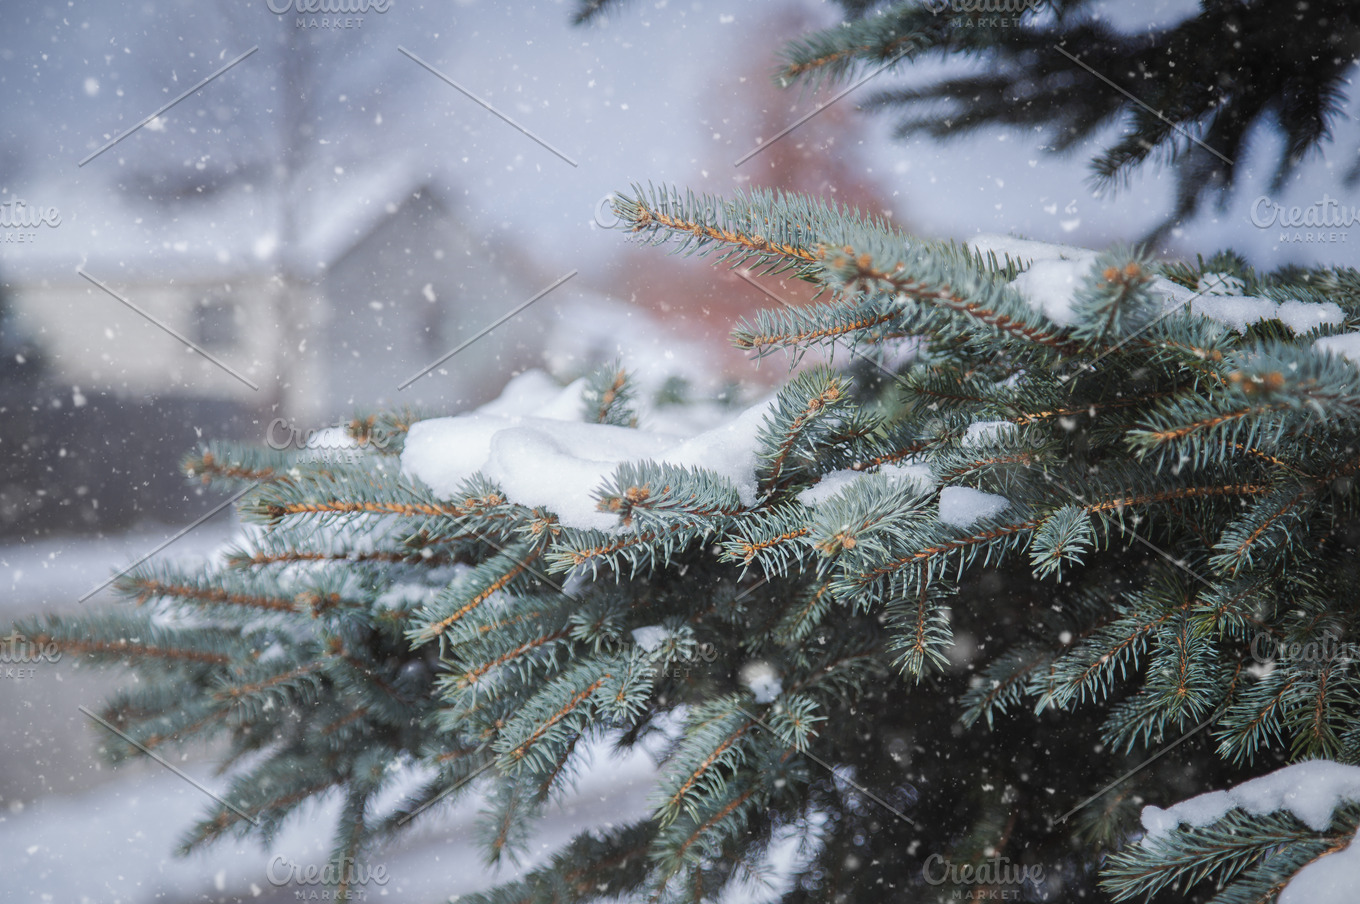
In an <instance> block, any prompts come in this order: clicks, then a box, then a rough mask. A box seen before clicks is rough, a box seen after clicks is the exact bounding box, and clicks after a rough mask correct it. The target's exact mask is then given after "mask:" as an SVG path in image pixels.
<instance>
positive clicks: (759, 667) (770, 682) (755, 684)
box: [740, 659, 784, 703]
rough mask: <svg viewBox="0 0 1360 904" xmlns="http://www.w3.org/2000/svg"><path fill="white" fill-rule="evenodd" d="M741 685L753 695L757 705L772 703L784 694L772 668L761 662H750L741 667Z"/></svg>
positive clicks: (777, 674) (777, 676)
mask: <svg viewBox="0 0 1360 904" xmlns="http://www.w3.org/2000/svg"><path fill="white" fill-rule="evenodd" d="M740 677H741V683H742V684H744V685H746V686H747V687H748V688H750V690H751V693H752V694H755V697H756V702H757V703H773V702H774V701H775V699H776V698H778V696H779V695H780V694H782V693H783V692H784V685H783V684H782V683H781V682H780V681H779V673H778V672H776V671H775V669H774V666H772V665H770V664H769V663H768V662H763V661H761V660H758V659H757V660H752V661H751V662H748V663H746V664H745V665H743V666H742V667H741V673H740Z"/></svg>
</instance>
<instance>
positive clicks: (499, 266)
mask: <svg viewBox="0 0 1360 904" xmlns="http://www.w3.org/2000/svg"><path fill="white" fill-rule="evenodd" d="M113 172H115V173H117V172H118V171H117V170H113ZM81 175H82V176H84V175H85V174H83V173H82V174H81ZM121 176H122V180H123V181H120V182H117V183H114V182H110V183H108V184H105V185H101V186H96V187H92V186H90V185H89V184H88V183H87V184H86V186H85V188H84V189H83V190H82V191H81V193H80V203H79V206H78V207H76V209H73V210H70V209H68V210H62V211H61V214H62V218H61V223H60V225H59V227H58V228H56V229H51V230H48V232H47V233H46V234H42V235H39V236H38V240H37V241H35V242H33V243H32V244H30V245H28V246H26V247H24V248H23V249H22V250H21V251H18V252H15V251H8V252H7V253H6V254H4V255H3V256H0V279H3V281H4V282H5V283H6V287H7V290H8V294H9V296H10V301H11V304H12V306H13V308H14V311H15V314H16V315H17V317H16V321H17V323H18V326H19V328H21V329H24V330H27V331H28V332H30V333H31V334H32V335H33V338H34V339H36V341H37V343H38V344H39V345H40V346H42V347H43V349H44V352H45V355H46V358H47V363H48V366H49V370H50V376H51V377H52V378H53V379H54V380H55V381H57V382H58V383H64V384H68V385H71V386H76V387H81V391H82V392H84V393H89V392H91V391H94V392H100V393H111V394H114V395H118V396H121V397H124V398H134V399H135V398H146V397H164V396H181V397H183V396H188V397H195V398H206V399H218V400H231V401H234V402H237V403H239V404H241V405H243V406H245V407H246V408H247V409H250V410H255V411H257V412H260V413H270V416H271V417H272V416H275V415H276V414H281V415H282V416H285V417H287V418H289V419H293V420H295V421H297V422H298V423H300V424H302V423H306V424H318V423H323V422H332V421H334V420H335V419H337V418H343V417H348V416H349V415H350V414H352V413H353V412H354V410H355V409H356V408H358V409H372V408H374V407H377V406H382V405H402V404H411V403H414V404H420V405H425V406H429V407H433V408H437V409H443V410H447V409H452V408H458V407H463V406H465V405H467V404H469V403H473V402H477V401H481V400H485V399H487V398H490V397H493V396H494V395H495V394H496V393H497V391H498V390H499V388H500V387H501V386H502V385H503V384H504V382H505V380H506V379H507V378H508V376H509V375H510V374H511V373H513V372H514V371H516V370H520V369H522V368H523V367H524V366H526V365H527V364H529V363H532V362H533V361H536V360H538V358H539V355H540V351H541V348H542V343H543V337H544V332H545V331H544V328H543V324H544V323H545V320H546V314H545V313H544V311H545V310H546V305H533V306H531V307H530V308H528V309H526V310H525V311H524V312H523V313H522V314H520V315H518V316H516V317H515V318H512V319H511V320H510V321H508V322H506V323H505V324H503V325H501V326H499V327H497V328H496V329H494V330H492V331H490V332H489V333H487V334H486V335H485V336H483V337H482V338H480V339H478V340H476V341H475V342H473V343H472V344H471V345H469V346H468V347H467V348H465V349H463V350H462V351H460V352H459V353H458V354H457V355H455V356H453V357H452V358H450V359H449V360H447V361H446V362H444V364H442V365H441V366H440V367H438V368H436V369H435V370H434V371H432V372H431V373H430V374H428V375H426V376H424V377H422V378H420V379H418V380H416V381H414V382H413V383H412V384H411V385H410V386H409V387H408V388H406V389H404V390H399V389H398V387H399V385H401V384H403V383H405V382H406V381H407V380H409V379H410V378H411V377H412V376H414V375H415V374H417V373H419V372H421V371H422V369H424V368H425V367H426V366H427V365H429V364H430V363H431V362H433V361H435V360H437V359H439V358H440V357H441V356H443V355H445V354H446V353H447V352H449V351H450V350H452V349H454V348H456V347H457V346H459V345H460V344H462V343H463V342H465V341H466V340H468V339H471V338H472V337H474V336H476V335H477V334H478V333H479V332H481V331H482V330H484V329H485V328H486V327H487V326H488V325H490V324H491V323H494V322H495V321H496V320H498V319H500V318H501V317H503V316H504V315H505V314H506V313H508V312H509V311H511V310H513V309H515V308H517V307H519V306H520V305H522V304H523V303H524V302H525V301H527V300H528V299H530V298H532V297H533V296H534V295H535V294H537V293H538V292H539V291H541V290H542V289H543V288H544V287H546V286H547V285H549V284H551V283H552V281H553V276H554V275H550V274H543V273H540V272H539V271H538V270H537V268H536V267H535V266H534V265H533V263H532V262H531V261H529V260H527V259H526V258H525V256H524V255H522V254H520V253H519V252H518V251H517V249H515V248H512V247H509V246H507V245H505V244H504V243H499V242H496V241H493V240H491V239H488V238H486V237H483V236H480V235H478V234H476V233H474V232H473V231H472V230H471V229H470V228H469V227H468V226H467V224H466V222H465V221H464V219H463V218H460V216H459V200H460V197H461V193H460V192H459V191H457V190H456V189H454V188H453V187H451V185H450V184H449V181H448V180H445V179H443V178H441V177H440V176H439V175H438V174H434V173H431V172H429V171H426V170H422V169H421V168H419V167H418V166H415V165H413V164H412V162H411V161H409V160H399V161H397V162H394V163H388V164H386V165H383V166H368V167H359V168H354V169H350V170H346V169H342V168H340V167H334V168H332V169H331V170H329V171H326V172H324V173H300V174H298V175H297V176H296V177H295V178H294V181H293V185H294V186H295V187H296V188H295V190H294V192H293V196H294V197H296V198H299V199H300V200H297V201H294V202H293V203H290V204H284V203H280V201H279V197H278V196H279V192H278V191H277V190H276V189H274V188H273V187H272V186H271V183H270V180H269V179H268V178H265V179H263V180H261V182H262V185H263V187H262V186H261V184H255V183H253V182H252V181H251V180H249V179H244V178H238V179H235V180H232V181H231V182H230V183H229V184H227V185H226V186H225V187H222V188H219V189H216V190H209V191H202V189H201V188H200V190H199V191H197V192H195V191H193V190H180V189H176V188H174V187H166V186H164V185H159V186H158V185H150V184H148V185H145V186H143V185H136V183H135V180H134V182H133V184H134V185H135V186H136V187H130V186H129V182H128V180H127V176H126V174H121ZM82 181H85V180H82ZM92 188H93V189H94V190H92ZM68 192H69V189H68ZM36 193H37V192H36V191H35V194H36ZM114 295H116V296H118V297H114ZM120 299H121V300H120ZM134 308H135V309H139V310H135V309H134ZM182 340H188V342H192V343H193V344H194V345H197V346H198V347H199V348H201V349H202V350H203V351H204V352H206V353H208V354H209V355H211V356H212V357H213V358H216V359H217V360H218V361H219V362H220V363H221V366H218V365H217V364H214V363H212V362H211V361H209V360H207V359H206V358H205V357H204V356H203V355H201V354H199V353H197V352H195V351H193V350H192V349H190V348H189V346H188V345H187V344H186V342H185V341H182ZM249 384H254V386H255V387H258V388H252V386H251V385H249Z"/></svg>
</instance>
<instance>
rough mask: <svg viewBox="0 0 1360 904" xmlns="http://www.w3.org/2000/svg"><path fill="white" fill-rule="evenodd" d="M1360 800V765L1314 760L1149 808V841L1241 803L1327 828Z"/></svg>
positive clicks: (1202, 823)
mask: <svg viewBox="0 0 1360 904" xmlns="http://www.w3.org/2000/svg"><path fill="white" fill-rule="evenodd" d="M1354 801H1360V766H1344V765H1342V764H1341V763H1334V762H1332V761H1331V760H1309V761H1308V762H1304V763H1295V764H1294V765H1292V766H1285V767H1284V768H1283V769H1277V770H1275V771H1274V772H1272V773H1270V774H1269V775H1263V776H1261V777H1260V778H1254V779H1252V780H1251V781H1248V782H1243V783H1242V784H1240V785H1238V786H1237V787H1236V788H1233V789H1232V790H1230V791H1210V792H1209V793H1207V794H1200V795H1198V796H1197V797H1192V798H1190V799H1189V800H1184V801H1181V802H1180V803H1178V804H1176V805H1175V806H1172V807H1168V808H1166V809H1162V808H1161V807H1144V808H1143V828H1144V829H1145V830H1147V836H1146V837H1145V838H1144V843H1147V841H1149V840H1156V839H1160V838H1164V837H1166V835H1168V834H1169V833H1170V832H1172V831H1173V830H1174V829H1175V828H1176V827H1177V826H1179V825H1181V824H1185V825H1189V826H1195V827H1199V826H1207V825H1209V824H1210V823H1213V822H1216V821H1218V820H1219V819H1222V818H1223V817H1224V816H1225V815H1227V813H1228V811H1229V810H1232V809H1234V808H1240V809H1242V810H1245V811H1246V812H1248V813H1250V814H1251V815H1253V816H1265V815H1266V814H1268V813H1273V812H1275V811H1276V810H1288V811H1289V812H1291V813H1293V814H1294V815H1295V816H1297V817H1298V818H1299V820H1300V821H1302V822H1303V823H1304V824H1305V825H1307V826H1308V827H1309V828H1310V829H1312V830H1313V831H1315V832H1321V831H1323V830H1325V829H1326V828H1327V825H1328V823H1330V822H1331V820H1332V811H1333V810H1335V809H1336V808H1337V807H1338V806H1340V805H1341V804H1342V803H1349V802H1354Z"/></svg>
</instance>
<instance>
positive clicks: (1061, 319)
mask: <svg viewBox="0 0 1360 904" xmlns="http://www.w3.org/2000/svg"><path fill="white" fill-rule="evenodd" d="M969 244H970V245H972V247H973V248H974V250H976V251H979V252H982V253H986V252H988V251H992V252H995V253H996V256H997V257H998V259H999V258H1001V256H1002V255H1003V254H1004V255H1009V256H1010V258H1011V259H1012V260H1014V261H1018V262H1021V263H1025V262H1027V263H1028V264H1029V267H1028V268H1027V269H1026V270H1025V272H1024V273H1021V274H1020V275H1019V276H1018V277H1016V279H1015V281H1014V282H1012V283H1011V286H1013V287H1014V288H1015V289H1016V290H1017V291H1018V292H1019V293H1020V294H1021V295H1022V296H1024V298H1025V300H1026V301H1027V302H1028V303H1029V305H1030V307H1032V308H1034V309H1035V310H1036V311H1039V312H1041V313H1042V314H1044V315H1045V316H1046V317H1048V318H1049V319H1050V320H1052V321H1053V322H1054V323H1057V324H1060V325H1062V326H1070V325H1071V324H1072V322H1073V321H1074V319H1075V318H1074V314H1073V311H1072V303H1073V301H1074V300H1075V299H1074V297H1073V296H1074V295H1075V293H1076V290H1077V287H1078V286H1079V285H1081V282H1082V280H1083V279H1085V278H1086V276H1087V274H1088V273H1090V271H1091V268H1092V266H1094V264H1095V262H1096V258H1097V257H1099V255H1098V254H1097V252H1095V251H1089V250H1087V249H1085V248H1073V247H1071V246H1070V245H1052V244H1048V243H1046V242H1033V241H1029V240H1027V239H1017V238H1012V237H1010V236H996V235H980V236H977V237H976V238H974V239H973V240H972V241H971V242H970V243H969ZM1243 288H1244V284H1243V282H1242V280H1240V279H1238V278H1237V277H1234V276H1232V275H1230V274H1225V273H1206V274H1204V275H1203V276H1202V277H1201V278H1200V282H1199V286H1198V290H1197V291H1191V290H1190V289H1187V288H1185V287H1184V286H1182V285H1179V284H1178V283H1174V282H1172V281H1171V280H1169V279H1165V278H1164V277H1157V278H1155V279H1154V280H1153V281H1152V289H1153V290H1154V291H1156V292H1160V293H1161V294H1162V295H1163V296H1164V297H1165V298H1166V304H1165V307H1166V310H1170V309H1172V308H1175V307H1178V306H1180V305H1183V304H1185V303H1186V302H1187V301H1189V302H1190V306H1191V309H1192V310H1193V311H1195V312H1196V313H1198V314H1202V315H1204V316H1205V317H1209V318H1212V319H1214V320H1217V321H1219V322H1220V323H1222V324H1224V325H1226V326H1230V327H1232V328H1233V329H1235V330H1239V331H1241V330H1245V329H1246V328H1247V327H1248V326H1250V325H1251V324H1253V323H1257V322H1258V321H1261V320H1270V319H1272V318H1279V319H1280V320H1281V321H1282V322H1284V324H1285V325H1286V326H1288V327H1289V328H1290V329H1292V330H1293V331H1294V332H1295V333H1306V332H1308V331H1309V330H1311V329H1313V328H1314V327H1316V326H1319V325H1321V324H1333V323H1340V322H1341V321H1342V319H1343V316H1344V315H1343V313H1342V311H1341V308H1340V307H1338V306H1337V305H1335V304H1333V303H1332V302H1326V303H1323V304H1317V303H1313V302H1305V301H1297V300H1293V299H1291V300H1289V301H1285V302H1283V303H1281V302H1276V301H1273V300H1271V299H1269V298H1256V297H1253V296H1244V295H1242V294H1241V292H1242V289H1243Z"/></svg>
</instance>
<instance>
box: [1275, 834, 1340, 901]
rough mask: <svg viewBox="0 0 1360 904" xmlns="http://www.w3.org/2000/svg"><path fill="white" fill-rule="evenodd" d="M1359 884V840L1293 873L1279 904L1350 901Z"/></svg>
mask: <svg viewBox="0 0 1360 904" xmlns="http://www.w3.org/2000/svg"><path fill="white" fill-rule="evenodd" d="M1357 885H1360V842H1357V841H1355V840H1352V841H1351V843H1350V844H1349V845H1347V846H1346V849H1345V850H1341V851H1337V852H1336V853H1335V854H1328V855H1327V856H1325V857H1322V858H1320V859H1318V860H1314V861H1313V862H1312V863H1310V864H1308V865H1307V866H1305V867H1304V868H1303V869H1301V870H1299V871H1298V872H1297V873H1295V874H1294V878H1292V879H1290V880H1289V884H1288V885H1286V886H1285V888H1284V891H1282V892H1281V893H1280V897H1279V899H1278V902H1277V904H1351V902H1352V901H1354V900H1355V888H1356V886H1357Z"/></svg>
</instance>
